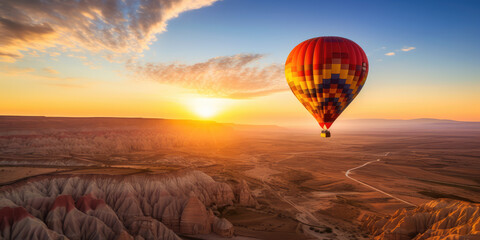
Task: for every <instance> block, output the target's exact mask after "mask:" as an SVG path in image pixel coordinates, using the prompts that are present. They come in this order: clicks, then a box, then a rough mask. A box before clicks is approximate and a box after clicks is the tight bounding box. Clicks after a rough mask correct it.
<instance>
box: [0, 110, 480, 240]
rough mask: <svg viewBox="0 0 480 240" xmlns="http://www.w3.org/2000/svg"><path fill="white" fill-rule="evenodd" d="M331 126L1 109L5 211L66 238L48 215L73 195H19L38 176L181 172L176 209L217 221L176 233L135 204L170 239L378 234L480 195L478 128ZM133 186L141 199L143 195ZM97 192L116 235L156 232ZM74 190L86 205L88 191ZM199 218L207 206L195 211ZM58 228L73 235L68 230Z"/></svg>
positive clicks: (137, 176)
mask: <svg viewBox="0 0 480 240" xmlns="http://www.w3.org/2000/svg"><path fill="white" fill-rule="evenodd" d="M332 133H333V134H332V138H329V139H324V138H320V134H319V130H317V131H313V130H303V131H302V130H294V129H287V128H280V127H276V126H248V125H236V124H222V123H215V122H201V121H186V120H163V119H121V118H45V117H9V116H4V117H0V164H1V170H0V181H1V185H2V187H1V189H0V192H1V193H2V194H3V195H1V196H0V203H2V206H0V207H3V206H10V205H12V206H13V205H15V206H21V207H23V208H25V209H27V211H28V212H29V214H31V215H33V216H35V217H36V218H38V219H40V220H41V221H42V222H45V223H46V225H47V226H48V228H49V229H50V230H53V231H56V232H57V233H58V231H57V230H56V229H55V226H56V225H55V224H53V223H51V222H49V220H48V219H49V218H54V216H53V215H52V214H53V213H51V212H52V211H53V209H55V207H56V206H57V207H58V204H60V203H61V201H60V200H59V199H58V196H59V195H62V191H64V192H63V194H64V193H65V190H64V188H63V187H60V188H59V189H60V190H58V191H57V192H56V193H55V194H53V195H52V194H50V195H49V196H48V197H45V199H47V200H45V202H44V205H45V206H44V207H43V208H44V209H43V210H39V211H40V213H34V212H32V211H33V210H31V209H32V208H35V209H39V208H40V207H32V208H29V207H28V206H27V205H28V204H31V203H32V202H31V201H30V202H29V201H25V200H18V199H20V198H23V199H24V197H19V198H15V197H13V196H16V195H21V194H24V193H23V192H22V193H20V192H21V191H25V188H26V187H28V185H29V184H30V185H32V184H33V185H32V186H34V185H35V183H38V184H37V185H35V186H36V187H37V188H38V185H39V184H40V183H39V182H42V181H43V182H45V181H52V179H69V178H73V177H79V178H80V179H82V181H84V182H88V181H97V180H98V179H97V178H101V179H108V178H109V177H111V178H114V179H116V180H115V181H117V180H118V183H116V184H120V185H121V184H123V183H122V181H130V182H134V181H136V182H140V184H148V182H149V181H153V180H151V179H153V178H155V179H156V178H158V177H159V178H162V177H165V176H166V178H169V179H170V178H177V180H176V181H177V182H178V183H176V184H177V185H175V186H176V187H177V188H178V189H177V190H172V191H173V192H175V191H176V192H181V191H185V196H187V197H185V200H182V201H184V202H182V203H181V204H180V205H181V206H180V207H179V208H181V209H183V210H179V212H180V213H182V211H184V212H183V213H182V214H187V213H185V212H187V211H186V210H185V209H186V208H187V207H186V206H189V207H188V209H190V208H192V209H193V208H194V207H192V206H197V205H198V204H197V200H192V199H193V198H195V199H197V198H198V199H200V201H201V202H202V204H204V205H205V206H203V205H202V204H200V205H201V206H200V205H199V207H200V208H205V209H207V211H209V212H211V213H213V214H214V215H215V217H216V218H215V220H211V222H210V223H209V224H213V225H212V227H211V229H212V230H211V231H206V230H205V231H200V230H198V229H197V227H193V228H192V229H193V230H192V229H188V226H189V225H188V224H187V223H185V224H186V225H185V224H184V225H182V224H183V222H182V221H183V220H182V217H181V216H179V217H178V219H177V221H178V222H179V226H180V228H178V229H176V225H175V224H176V223H171V222H168V221H167V222H165V221H166V220H165V219H166V217H165V214H163V215H162V216H163V217H162V216H159V217H156V215H155V213H154V211H153V213H150V212H151V211H150V210H145V209H149V208H147V207H145V206H147V205H148V206H153V203H151V202H149V204H143V203H141V204H139V205H140V206H141V208H142V209H143V210H142V211H141V212H143V213H142V214H143V215H144V216H143V217H149V218H152V219H154V220H155V219H156V220H155V221H157V220H158V221H160V222H162V223H163V224H164V225H166V226H167V227H168V228H169V229H171V230H172V231H173V232H174V233H171V234H172V235H168V236H169V237H165V236H167V235H165V234H164V235H163V236H164V238H165V239H170V238H172V239H174V237H172V236H174V235H175V237H176V235H178V237H180V238H183V239H220V238H223V237H233V238H236V239H368V238H372V237H373V235H371V234H373V233H372V232H371V230H368V229H367V228H365V221H366V219H369V218H370V219H371V218H372V217H377V218H379V217H385V216H388V215H391V214H393V213H394V212H395V211H397V210H398V209H402V208H405V209H410V210H412V209H415V208H416V207H417V206H419V205H422V204H425V203H427V202H429V201H431V200H435V199H439V198H446V199H451V200H453V201H460V202H465V203H473V204H475V203H478V202H480V174H479V173H480V161H479V160H480V138H478V136H479V135H480V124H478V123H467V122H454V121H447V120H434V119H418V120H403V121H402V120H370V121H367V120H362V121H353V120H352V121H343V122H340V123H339V124H338V126H337V127H334V128H333V132H332ZM192 174H193V175H192ZM172 176H174V177H172ZM191 176H194V177H196V178H199V179H206V178H209V177H211V179H206V180H205V181H206V182H208V184H210V185H211V184H214V183H215V184H217V185H218V186H217V185H215V186H216V187H215V189H223V188H224V187H226V188H229V189H231V190H228V191H227V190H225V191H223V190H218V191H217V190H215V191H216V192H215V193H214V194H216V195H215V197H214V198H213V197H212V199H213V200H208V197H205V196H203V195H202V196H200V195H201V194H199V192H201V191H198V192H197V190H195V189H194V188H193V187H186V185H185V184H183V185H182V181H183V180H181V179H184V178H187V179H190V178H191ZM132 179H133V180H132ZM178 179H180V180H178ZM212 179H213V180H212ZM102 181H103V180H102ZM155 181H156V180H155ZM158 181H160V182H162V184H166V182H167V181H165V180H158ZM195 181H197V180H195ZM202 181H203V180H202ZM45 184H51V183H45ZM77 184H79V185H78V186H77V185H74V186H73V187H72V188H84V189H83V190H81V192H82V194H87V193H88V194H91V193H90V192H88V190H85V189H88V188H89V187H81V186H80V185H81V184H80V183H78V182H77ZM82 184H83V183H82ZM222 184H226V185H222ZM87 185H88V184H87ZM87 185H86V186H87ZM97 185H98V186H101V184H97ZM187 185H188V184H187ZM193 185H195V184H193ZM193 185H192V186H193ZM210 185H209V186H210ZM132 186H135V185H132ZM162 186H163V185H162ZM202 186H203V185H202ZM220 186H221V187H220ZM48 188H49V187H47V189H48ZM99 188H100V189H103V188H102V187H99ZM152 188H155V187H154V186H153V187H152ZM184 188H188V189H187V190H184ZM22 189H23V190H22ZM105 189H106V187H105ZM133 189H134V190H135V191H138V192H141V193H139V194H140V195H141V194H144V190H137V189H135V187H133ZM192 189H193V190H192ZM208 189H210V188H208ZM16 191H17V192H18V193H15V192H16ZM42 191H43V192H49V193H50V192H51V190H42ZM42 191H40V192H42ZM69 191H70V192H75V191H74V190H69ZM79 191H80V190H79ZM109 191H110V190H109ZM145 191H147V190H145ZM190 191H191V192H195V194H196V195H195V197H192V196H193V195H192V193H191V192H190ZM93 192H95V191H93ZM98 192H100V191H98ZM101 192H102V194H103V193H105V196H104V198H105V199H104V200H105V202H107V205H110V206H111V208H112V209H113V210H114V211H115V212H116V215H117V216H118V218H119V219H120V220H121V222H123V225H124V227H123V228H122V227H119V229H124V231H123V230H118V231H114V230H112V231H113V233H112V235H111V236H112V237H111V238H112V239H121V238H122V237H124V239H129V237H135V236H142V237H143V238H145V239H149V237H148V236H149V235H148V234H144V233H143V232H142V231H140V230H139V229H141V228H140V227H138V225H135V224H132V223H125V222H126V220H125V219H124V218H127V217H122V216H123V215H122V214H124V213H119V211H123V210H122V208H120V207H115V206H112V204H110V203H116V202H117V201H121V199H109V196H110V195H108V193H107V190H104V189H103V190H102V191H101ZM230 192H231V193H230ZM232 193H233V195H232ZM69 194H71V195H72V198H73V201H74V202H76V204H77V205H76V206H77V208H78V209H81V208H80V207H78V206H79V205H78V204H79V201H81V200H79V199H81V198H82V197H81V196H80V195H79V194H80V193H78V194H77V193H76V192H75V193H69ZM102 194H97V195H96V196H95V198H99V196H103V195H102ZM206 194H207V195H208V194H209V193H208V191H207V193H206ZM217 194H220V195H221V194H227V195H228V196H220V195H217ZM93 195H95V194H93ZM204 195H205V194H204ZM22 196H23V195H22ZM85 196H90V195H85ZM142 196H143V195H142ZM182 196H183V195H182ZM15 199H17V200H15ZM215 199H216V200H215ZM219 199H221V200H219ZM10 201H11V202H12V203H10ZM69 201H70V200H69ZM82 201H83V200H82ZM135 201H137V200H135ZM148 201H150V200H148ZM152 201H153V200H152ZM216 201H217V202H216ZM449 201H450V200H449ZM5 202H9V203H8V204H6V203H5ZM67 202H68V201H67ZM219 202H221V204H220V203H219ZM195 204H197V205H195ZM60 205H61V204H60ZM67 205H68V204H67ZM113 205H115V204H113ZM67 209H68V207H67ZM29 210H30V211H29ZM42 211H43V212H42ZM189 211H190V210H189ZM202 211H204V209H202ZM198 214H200V215H201V214H204V213H203V212H201V213H194V214H193V215H195V216H197V215H198ZM50 215H52V216H50ZM90 215H91V214H90ZM125 216H126V215H125ZM182 216H183V215H182ZM185 216H186V215H185ZM212 216H213V215H212ZM175 219H176V218H175ZM211 219H213V218H211ZM218 219H220V220H218ZM223 219H226V220H225V223H223V222H222V221H223ZM9 221H10V220H9ZM12 221H13V220H12ZM12 221H11V222H10V224H12ZM152 221H153V220H152ZM209 221H210V220H209ZM193 222H195V221H193ZM227 222H228V224H230V223H231V224H232V225H233V227H230V225H228V224H227ZM64 224H66V223H64ZM192 224H193V223H192ZM215 224H217V225H218V226H217V227H216V228H215ZM222 224H223V225H222ZM107 225H108V224H107ZM362 225H363V227H362ZM42 226H43V225H42ZM184 226H187V227H185V228H184ZM192 226H194V225H192ZM143 227H145V226H143ZM209 228H210V227H209ZM63 229H65V227H64V228H63ZM110 229H114V227H110ZM215 229H216V230H215ZM222 231H223V232H222ZM215 233H216V234H215ZM58 234H60V235H61V234H64V235H67V236H68V233H67V232H66V231H64V232H63V233H62V232H60V233H58ZM169 234H170V233H169ZM49 236H53V235H52V234H50V235H49ZM55 236H57V235H55ZM109 236H110V235H109ZM152 236H153V235H152ZM52 239H56V238H55V237H52ZM150 239H155V237H152V238H150Z"/></svg>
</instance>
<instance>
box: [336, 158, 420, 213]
mask: <svg viewBox="0 0 480 240" xmlns="http://www.w3.org/2000/svg"><path fill="white" fill-rule="evenodd" d="M388 154H390V152H387V153H386V154H385V157H386V156H388ZM379 161H380V158H379V159H377V160H373V161H369V162H366V163H364V164H362V165H360V166H358V167H354V168H351V169H348V170H347V171H346V172H345V177H347V178H349V179H351V180H353V181H355V182H357V183H360V184H362V185H363V186H366V187H368V188H371V189H373V190H375V191H377V192H379V193H382V194H384V195H387V196H389V197H391V198H393V199H396V200H398V201H400V202H403V203H405V204H408V205H410V206H414V207H416V206H417V205H415V204H413V203H411V202H408V201H405V200H403V199H401V198H398V197H395V196H393V195H392V194H390V193H387V192H384V191H382V190H380V189H378V188H376V187H373V186H372V185H370V184H367V183H364V182H362V181H360V180H357V179H355V178H353V177H350V173H352V171H354V170H357V169H359V168H362V167H365V166H367V165H368V164H370V163H373V162H379Z"/></svg>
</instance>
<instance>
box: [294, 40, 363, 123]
mask: <svg viewBox="0 0 480 240" xmlns="http://www.w3.org/2000/svg"><path fill="white" fill-rule="evenodd" d="M367 73H368V59H367V56H366V55H365V52H363V50H362V48H361V47H360V46H358V44H356V43H355V42H353V41H351V40H349V39H346V38H342V37H318V38H312V39H309V40H306V41H304V42H302V43H300V44H298V45H297V46H296V47H295V48H294V49H293V50H292V51H291V52H290V54H289V55H288V58H287V61H286V62H285V76H286V78H287V82H288V85H289V86H290V89H291V90H292V92H293V94H295V96H296V97H297V98H298V100H299V101H300V102H301V103H302V104H303V106H304V107H305V108H306V109H307V110H308V111H309V112H310V113H311V114H312V115H313V117H315V119H316V120H317V122H318V123H319V124H320V126H321V127H322V128H323V129H328V128H330V126H331V125H332V123H333V122H334V121H335V119H337V118H338V116H339V115H340V114H341V113H342V112H343V111H344V110H345V108H346V107H347V106H348V105H349V104H350V103H351V102H352V100H353V99H354V98H355V97H356V96H357V95H358V93H359V92H360V90H361V89H362V87H363V85H364V84H365V80H366V79H367Z"/></svg>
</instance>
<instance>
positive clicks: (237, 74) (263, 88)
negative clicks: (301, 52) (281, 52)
mask: <svg viewBox="0 0 480 240" xmlns="http://www.w3.org/2000/svg"><path fill="white" fill-rule="evenodd" d="M262 57H263V55H261V54H238V55H234V56H222V57H216V58H211V59H209V60H207V61H205V62H201V63H196V64H192V65H186V64H177V63H172V64H161V63H160V64H152V63H149V64H145V65H141V66H139V65H138V64H132V65H129V66H128V67H129V68H130V69H131V70H133V71H134V72H135V73H136V74H137V75H139V76H141V77H144V78H147V79H149V80H153V81H157V82H159V83H163V84H171V85H176V86H181V87H184V88H188V89H193V90H195V91H196V92H197V93H199V94H202V95H207V96H215V97H224V98H251V97H258V96H265V95H269V94H272V93H275V92H279V91H285V90H287V88H286V87H285V84H282V81H283V78H284V71H283V65H280V64H271V65H267V66H262V67H259V66H255V65H254V64H253V63H258V60H259V59H261V58H262ZM257 65H258V64H257Z"/></svg>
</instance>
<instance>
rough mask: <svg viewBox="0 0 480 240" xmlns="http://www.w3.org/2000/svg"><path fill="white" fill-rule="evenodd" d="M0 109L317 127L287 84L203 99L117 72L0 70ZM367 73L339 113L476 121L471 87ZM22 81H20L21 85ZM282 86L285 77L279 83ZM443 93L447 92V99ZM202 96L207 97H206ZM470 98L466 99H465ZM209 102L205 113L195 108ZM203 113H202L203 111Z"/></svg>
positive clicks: (41, 113)
mask: <svg viewBox="0 0 480 240" xmlns="http://www.w3.org/2000/svg"><path fill="white" fill-rule="evenodd" d="M0 78H2V79H4V80H6V81H0V89H1V90H0V92H1V94H0V102H1V103H2V104H0V114H1V115H30V116H33V115H35V116H65V117H72V116H76V117H145V118H169V119H194V120H205V119H208V120H214V121H218V122H231V123H242V124H275V125H280V126H310V125H312V126H315V127H316V123H315V121H314V119H313V117H311V116H310V114H309V113H308V112H307V111H306V110H305V109H304V108H303V106H302V105H301V104H300V103H299V102H298V101H297V99H296V98H295V97H294V95H293V94H292V93H291V92H290V90H289V89H287V87H288V86H286V89H285V91H281V92H278V93H274V94H271V95H267V96H262V97H255V98H250V99H229V98H208V97H205V96H202V95H199V94H196V93H195V92H193V91H190V90H186V89H183V88H181V87H175V86H170V85H164V84H158V83H156V82H151V81H138V80H131V79H129V78H128V77H123V79H122V77H119V78H120V79H122V80H118V79H117V82H116V83H115V84H108V83H102V82H98V81H94V84H91V85H88V84H87V85H84V86H81V87H74V86H57V85H50V84H48V82H46V81H45V80H42V79H35V77H34V76H31V75H24V74H22V73H19V74H16V75H11V76H9V75H6V74H3V73H0ZM377 81H381V80H376V79H369V78H368V79H367V83H366V86H365V88H364V89H363V90H362V92H361V93H360V94H359V96H358V97H357V98H356V99H355V100H354V101H353V102H352V104H351V105H350V106H349V107H348V108H347V109H346V110H345V111H344V112H343V113H342V115H341V116H340V118H339V120H341V119H359V118H383V119H414V118H438V119H452V120H459V121H480V109H479V108H472V106H480V100H479V98H478V96H477V95H476V92H475V91H473V90H472V88H470V87H467V88H465V89H457V90H458V91H455V92H451V89H449V88H448V87H445V86H441V85H439V86H438V87H436V88H434V89H433V90H434V92H435V93H436V94H430V95H425V94H424V92H425V91H426V89H430V90H432V88H431V86H421V85H419V86H416V88H413V89H412V88H411V87H410V86H402V85H401V84H399V85H398V86H395V87H391V86H382V84H375V82H377ZM26 85H28V86H29V87H28V88H26V87H24V86H26ZM285 85H286V84H285ZM442 96H449V99H450V100H449V101H447V100H446V99H445V98H443V97H442ZM205 99H207V100H205ZM465 102H470V103H471V104H465ZM205 107H206V108H208V109H212V111H213V114H210V115H211V116H207V117H204V116H202V114H201V113H199V108H200V111H201V109H202V108H205ZM207 115H208V114H207Z"/></svg>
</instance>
